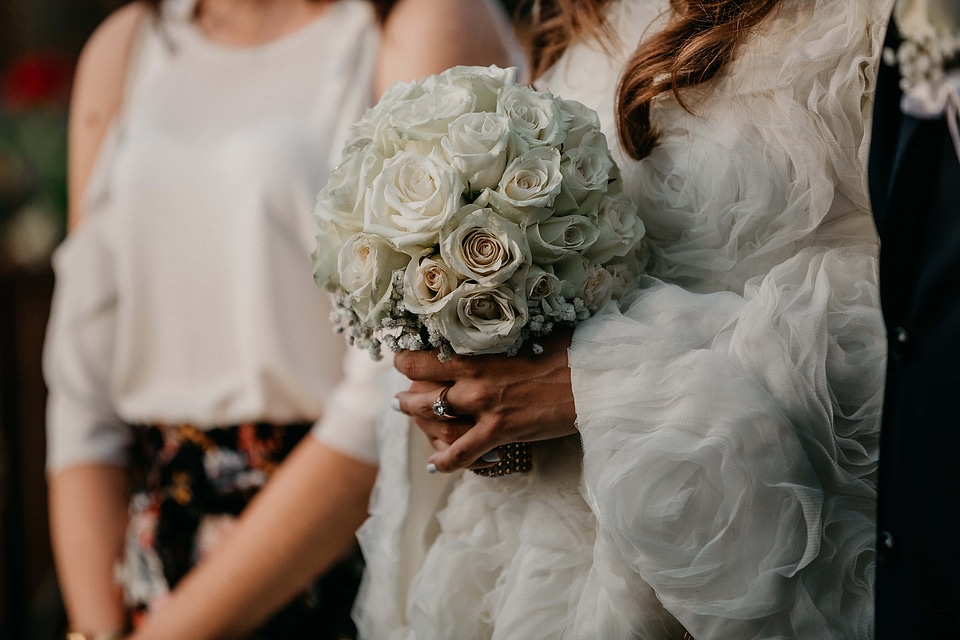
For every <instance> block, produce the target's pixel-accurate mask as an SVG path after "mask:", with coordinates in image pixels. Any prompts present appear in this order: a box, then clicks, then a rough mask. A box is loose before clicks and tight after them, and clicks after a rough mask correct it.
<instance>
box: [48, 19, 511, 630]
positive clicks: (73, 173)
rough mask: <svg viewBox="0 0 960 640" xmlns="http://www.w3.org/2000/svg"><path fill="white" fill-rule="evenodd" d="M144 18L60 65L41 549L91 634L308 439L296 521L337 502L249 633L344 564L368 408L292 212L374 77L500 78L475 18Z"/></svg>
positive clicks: (274, 533)
mask: <svg viewBox="0 0 960 640" xmlns="http://www.w3.org/2000/svg"><path fill="white" fill-rule="evenodd" d="M153 5H154V6H152V7H151V6H148V3H144V2H136V3H133V4H130V5H128V6H126V7H124V8H123V9H121V10H119V11H118V12H117V13H116V14H114V15H113V16H111V17H110V18H109V19H108V20H107V21H106V22H105V23H104V24H103V25H102V26H101V27H100V28H99V29H98V31H97V32H96V33H95V34H94V35H93V37H92V38H91V39H90V41H89V43H88V44H87V46H86V48H85V50H84V52H83V54H82V57H81V60H80V63H79V67H78V71H77V79H76V86H75V92H74V98H73V105H72V109H71V111H72V113H71V125H70V201H71V203H70V204H71V207H70V208H71V229H72V230H71V233H70V237H69V238H68V239H67V241H66V242H65V243H64V245H63V246H62V247H61V248H60V249H59V250H58V252H57V255H56V257H55V268H56V273H57V290H56V293H55V297H54V306H53V313H52V316H51V320H50V325H49V330H48V340H47V346H46V352H45V365H44V366H45V373H46V377H47V381H48V385H49V388H50V400H49V408H48V442H49V452H48V473H49V480H50V511H51V514H50V515H51V527H52V538H53V544H54V551H55V556H56V559H57V567H58V574H59V577H60V582H61V587H62V591H63V594H64V598H65V602H66V606H67V611H68V616H69V620H70V623H71V625H72V627H74V628H75V629H77V630H78V632H81V633H84V634H88V635H90V636H91V637H101V635H102V634H106V635H103V637H110V634H111V633H113V632H114V631H116V630H121V629H123V628H124V627H125V626H126V624H127V622H128V620H127V617H128V608H131V607H140V608H144V607H146V606H148V605H150V604H151V603H154V604H156V603H157V602H158V601H160V600H162V599H163V597H164V595H165V592H166V590H167V589H168V588H169V586H170V585H169V583H170V582H173V581H176V580H178V579H179V578H180V577H181V576H182V575H183V573H185V571H186V570H187V569H189V567H190V565H192V563H193V562H195V561H196V560H197V559H198V558H199V557H200V556H202V555H203V554H204V553H205V552H206V551H207V550H208V547H209V546H211V545H212V544H214V543H215V542H216V540H217V539H218V538H219V537H220V536H221V534H222V531H223V530H225V529H226V528H228V527H229V526H230V524H229V523H230V522H231V521H232V518H231V517H230V516H231V515H232V514H235V513H236V512H237V511H239V510H240V509H241V508H242V507H243V505H244V504H245V503H246V500H247V499H248V498H249V497H250V495H251V494H252V493H253V492H254V491H256V489H257V488H258V487H259V486H260V485H262V484H263V482H264V480H265V479H266V477H268V476H271V475H272V471H273V468H274V467H276V466H277V464H278V462H279V460H280V458H282V457H283V456H284V454H285V453H286V452H287V451H288V450H289V449H290V448H291V447H292V446H293V445H294V443H295V442H296V441H297V440H298V439H299V437H300V436H301V435H302V434H304V433H306V432H307V431H309V430H310V429H311V426H312V425H314V423H316V426H315V427H313V432H314V436H315V437H314V438H307V439H305V440H304V441H303V444H302V446H301V451H302V453H300V454H298V455H301V456H309V457H311V459H312V460H313V461H314V462H315V465H313V468H314V469H315V470H316V471H315V474H316V475H315V477H314V478H313V481H315V482H316V484H315V485H314V486H316V487H318V491H317V493H316V496H315V499H314V500H311V501H310V502H309V503H306V504H303V505H301V508H302V510H303V513H304V514H305V515H306V514H308V513H317V512H322V511H323V510H324V509H325V508H327V506H326V505H328V504H332V503H337V504H343V503H346V504H350V505H354V506H353V507H352V508H351V509H350V510H349V513H346V514H342V513H341V517H340V522H341V523H342V528H341V529H340V530H339V531H338V532H337V534H336V535H335V536H333V537H332V538H326V539H325V540H324V544H323V545H316V547H315V549H314V553H312V555H309V556H307V557H304V556H301V557H299V558H296V559H293V561H290V562H288V565H289V566H288V567H286V569H288V570H286V569H285V571H284V573H285V576H284V580H283V581H282V584H278V586H277V588H274V589H267V590H266V592H267V593H268V595H266V596H264V597H261V598H258V599H257V600H256V602H254V603H250V604H249V606H248V610H250V611H251V612H253V617H254V618H255V619H256V620H257V622H260V621H262V620H263V619H264V618H265V617H266V615H267V613H268V612H270V611H272V610H274V609H276V608H277V607H278V606H279V605H281V604H282V603H284V602H285V601H287V600H289V599H290V598H291V597H293V596H294V595H295V594H296V592H297V591H298V590H300V589H303V588H304V587H306V586H307V585H308V584H309V583H310V582H311V580H312V579H313V578H314V576H315V574H316V573H317V571H318V569H319V567H322V566H325V565H326V564H329V563H330V562H332V561H333V560H335V559H337V558H340V557H341V556H343V555H344V554H345V553H347V552H348V551H349V550H350V548H351V546H352V544H353V533H354V530H355V528H356V526H357V525H358V524H359V523H360V522H361V521H362V520H363V518H364V517H365V515H366V500H367V496H368V494H369V490H370V487H371V486H372V482H373V478H374V475H375V472H376V466H375V465H376V449H375V444H374V442H373V437H372V429H371V426H370V424H371V421H372V420H373V416H374V415H375V413H376V410H377V408H378V406H379V405H378V401H379V398H380V394H379V393H378V392H377V391H376V389H374V388H372V387H371V386H370V385H371V380H372V378H373V372H372V370H371V367H372V365H370V364H369V363H368V359H367V358H366V356H359V355H358V356H356V357H353V358H350V357H348V358H347V360H346V361H344V345H343V340H342V338H341V337H339V336H336V335H333V334H332V332H331V329H330V327H329V325H328V319H327V316H328V304H329V303H328V300H327V299H326V295H325V294H323V293H321V292H320V291H319V290H318V289H317V287H316V286H315V285H314V284H313V282H312V280H311V278H310V252H311V251H312V249H313V245H314V232H313V227H312V222H311V217H310V215H309V212H310V209H311V207H312V204H313V199H314V197H315V195H316V193H317V191H318V190H319V188H320V186H322V184H323V180H325V178H326V175H327V174H328V172H329V170H330V168H331V160H333V159H334V158H335V157H336V154H337V153H338V152H339V149H340V142H341V140H342V135H343V133H344V130H345V128H346V127H347V125H349V124H350V123H352V122H353V121H354V120H356V119H357V118H358V117H359V116H360V115H361V114H362V112H363V110H364V109H365V108H366V107H367V106H369V105H370V104H371V103H372V101H373V100H374V99H375V97H376V96H377V95H379V93H380V92H382V91H383V90H384V89H385V88H386V87H388V86H389V85H390V84H392V83H393V82H394V81H397V80H403V79H411V78H416V77H420V76H423V75H427V74H429V73H434V72H437V71H440V70H442V69H444V68H447V67H449V66H452V65H454V64H461V63H462V64H488V63H493V62H499V63H501V64H505V63H507V62H508V58H507V55H506V48H505V45H504V42H505V40H504V32H503V29H504V23H503V20H502V16H499V15H498V14H497V13H496V10H495V8H494V7H492V6H491V4H490V3H476V2H470V1H468V0H462V1H460V0H457V1H454V2H450V1H444V0H398V1H389V2H388V1H381V2H364V1H360V0H339V1H324V0H320V1H311V0H271V1H269V2H262V1H251V0H163V1H159V2H155V3H153ZM344 365H345V366H344ZM344 370H345V371H344ZM344 373H346V379H345V380H344V381H343V382H340V381H341V379H342V378H343V375H344ZM338 384H339V386H338ZM131 452H132V453H131ZM132 470H133V471H135V472H136V473H135V474H134V475H135V476H136V484H135V486H134V487H133V488H134V489H135V492H134V497H133V501H132V502H129V500H130V495H129V489H128V486H129V484H130V473H131V471H132ZM308 519H309V518H305V520H308ZM128 524H129V526H128ZM297 533H298V529H297V523H296V522H293V523H286V522H285V523H282V524H279V525H278V526H276V527H275V528H273V527H268V528H267V529H265V530H264V531H259V532H256V533H254V534H253V535H252V536H251V537H250V538H249V539H250V544H251V547H250V548H249V549H248V550H247V551H245V552H243V556H244V557H245V558H246V561H245V562H244V563H242V566H237V565H236V564H233V565H232V566H231V567H230V573H229V574H228V573H226V572H223V573H221V574H220V577H222V578H223V579H224V580H228V581H234V580H237V581H241V582H243V580H244V577H245V576H248V577H250V578H249V579H248V582H249V583H253V582H254V580H253V578H252V577H253V576H257V575H260V574H262V573H263V571H262V569H263V567H264V566H267V565H269V564H271V563H272V562H274V560H273V555H274V553H273V551H274V550H275V549H276V547H277V546H278V545H282V544H283V540H284V537H285V536H289V535H296V534H297ZM125 538H126V540H125ZM240 539H241V541H242V540H243V539H244V538H243V537H242V536H241V537H240ZM211 541H213V542H211ZM121 557H123V561H122V562H121V563H119V566H115V565H117V561H118V559H119V558H121ZM347 571H348V573H349V568H348V569H347ZM117 579H119V583H122V587H123V589H122V590H123V591H124V593H123V596H125V599H126V606H125V605H124V599H123V598H122V597H121V589H120V587H119V585H118V580H117ZM261 586H262V585H261ZM334 586H336V585H334ZM312 595H313V596H316V595H319V596H320V599H321V600H323V598H324V597H327V598H328V599H329V598H330V597H331V596H330V594H329V593H327V594H324V593H320V594H316V593H313V594H312ZM297 606H301V608H302V606H304V605H302V603H301V604H300V605H297ZM340 608H341V609H343V608H344V606H343V605H341V607H340ZM344 613H345V612H344ZM290 615H291V616H292V618H294V619H296V618H297V615H298V614H297V613H296V612H294V613H293V614H290ZM305 615H306V617H307V618H309V613H308V614H305ZM212 617H213V618H215V616H212ZM285 624H286V623H285ZM292 629H294V628H293V627H278V626H275V627H274V630H275V631H276V633H284V634H287V635H289V634H291V633H294V634H295V633H298V632H297V631H293V630H292ZM333 631H334V629H333V626H332V625H331V628H330V630H329V632H331V633H332V632H333ZM322 632H324V630H322V629H317V630H316V631H315V633H316V634H320V633H322ZM318 637H320V636H318Z"/></svg>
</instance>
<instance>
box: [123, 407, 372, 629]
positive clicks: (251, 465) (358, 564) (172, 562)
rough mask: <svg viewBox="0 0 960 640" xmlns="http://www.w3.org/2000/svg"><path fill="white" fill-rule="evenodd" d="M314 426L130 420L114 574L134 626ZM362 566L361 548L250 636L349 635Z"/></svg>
mask: <svg viewBox="0 0 960 640" xmlns="http://www.w3.org/2000/svg"><path fill="white" fill-rule="evenodd" d="M311 426H312V425H309V424H295V425H274V424H266V423H246V424H240V425H234V426H230V427H221V428H216V429H209V430H200V429H197V428H195V427H192V426H190V425H178V426H168V425H148V426H135V427H133V433H134V439H133V444H132V447H131V457H130V459H131V470H132V480H133V495H132V497H131V501H130V522H129V525H128V528H127V536H126V544H125V550H124V558H123V561H122V562H121V563H120V564H119V565H118V567H117V578H118V581H119V582H120V584H121V585H122V587H123V589H124V597H125V599H126V603H127V606H128V607H129V608H130V610H131V614H132V616H133V620H134V624H136V623H137V620H138V619H142V617H143V615H144V614H145V612H147V611H148V609H149V607H150V606H151V605H152V604H156V603H157V602H158V600H159V599H162V598H164V597H165V596H166V595H167V593H168V592H169V590H170V589H172V588H173V587H175V586H176V584H177V583H178V582H179V581H180V579H181V578H183V576H184V575H186V573H187V572H188V571H189V570H190V568H191V567H193V566H194V565H195V564H196V563H197V562H199V561H201V560H202V559H203V558H204V557H205V556H206V555H207V554H208V553H209V552H210V551H211V550H212V549H213V548H214V547H215V546H216V545H217V544H218V541H219V540H221V539H222V536H223V535H224V534H225V533H227V532H228V531H229V530H230V529H231V528H232V526H233V525H234V522H235V519H236V517H237V516H238V515H239V514H240V512H241V511H242V510H243V509H244V507H246V505H247V503H248V502H249V501H250V499H251V498H252V497H253V496H254V494H256V492H257V491H258V490H259V489H260V487H262V486H263V485H264V484H265V483H266V481H267V480H268V479H269V477H270V475H271V474H272V473H273V471H274V469H276V467H277V466H278V465H279V464H280V462H281V461H282V460H283V458H285V457H286V455H287V454H288V453H289V452H290V450H291V449H293V447H294V446H295V445H296V444H297V442H299V441H300V439H301V438H302V437H304V435H306V434H307V433H308V432H309V430H310V428H311ZM278 524H279V523H278ZM362 572H363V561H362V559H361V557H360V554H359V551H357V552H356V553H355V554H354V555H353V556H351V557H350V558H348V559H346V560H345V561H343V562H341V563H340V564H339V565H337V566H335V567H334V568H333V569H331V570H330V571H329V572H328V573H327V574H326V575H324V576H323V577H321V578H320V579H318V580H317V581H316V582H315V583H314V584H313V585H311V587H310V588H309V589H308V590H307V591H306V592H305V593H303V594H301V596H300V597H298V598H297V599H296V600H295V601H294V602H292V603H290V604H289V605H288V606H287V607H286V608H285V609H283V610H282V611H280V612H279V613H278V614H276V615H275V616H274V617H273V618H271V619H270V620H269V621H268V622H267V623H266V624H265V625H264V626H263V627H262V628H261V629H260V630H259V631H257V632H256V633H255V634H253V635H252V636H251V638H253V639H256V640H272V639H274V638H277V639H280V638H301V637H309V638H318V639H321V640H325V639H328V638H329V639H330V640H339V639H341V638H353V637H354V636H355V630H354V628H353V623H352V622H351V620H350V609H351V607H352V604H353V599H354V597H355V595H356V590H357V588H358V586H359V583H360V577H361V574H362ZM211 597H212V598H213V597H215V594H211Z"/></svg>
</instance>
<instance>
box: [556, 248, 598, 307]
mask: <svg viewBox="0 0 960 640" xmlns="http://www.w3.org/2000/svg"><path fill="white" fill-rule="evenodd" d="M588 264H589V263H588V262H587V259H586V258H584V257H583V256H581V255H580V254H579V253H574V252H572V251H571V252H569V253H567V254H566V255H565V256H564V257H562V258H561V259H559V260H557V261H556V262H554V263H553V264H552V265H549V266H550V267H552V268H553V272H554V273H555V274H556V276H557V279H558V280H559V281H560V295H561V296H563V297H564V298H566V299H567V300H570V299H572V298H574V297H576V296H577V295H580V294H582V290H583V285H584V283H585V282H586V281H587V265H588Z"/></svg>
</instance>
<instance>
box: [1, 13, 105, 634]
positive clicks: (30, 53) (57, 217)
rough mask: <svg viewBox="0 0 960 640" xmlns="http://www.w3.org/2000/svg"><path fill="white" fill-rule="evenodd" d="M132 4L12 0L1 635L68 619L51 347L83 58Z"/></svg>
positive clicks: (4, 243) (4, 231)
mask: <svg viewBox="0 0 960 640" xmlns="http://www.w3.org/2000/svg"><path fill="white" fill-rule="evenodd" d="M120 4H123V3H122V1H121V0H0V638H9V639H11V640H12V639H15V638H29V639H37V640H40V639H43V638H53V637H56V634H57V633H58V632H59V631H60V627H61V626H62V614H61V613H60V607H59V601H58V595H57V589H56V580H55V577H54V573H53V564H52V560H51V557H50V545H49V535H48V533H47V517H46V486H45V484H44V477H43V458H44V433H43V431H44V421H43V414H44V403H45V399H46V392H45V389H44V385H43V379H42V377H41V372H40V352H41V347H42V344H43V334H44V329H45V327H46V318H47V313H48V311H49V304H50V294H51V291H52V287H53V277H52V274H51V271H50V267H49V257H50V252H51V251H52V250H53V248H54V247H55V246H56V245H57V243H58V242H59V241H60V240H61V238H62V237H63V234H64V229H65V222H66V117H67V104H68V101H69V93H70V84H71V79H72V75H73V67H74V64H75V62H76V57H77V54H78V53H79V51H80V48H81V47H82V45H83V43H84V41H85V40H86V38H87V37H88V36H89V34H90V33H91V32H92V31H93V29H94V28H95V27H96V25H97V24H98V23H99V22H100V21H101V20H102V19H103V18H104V17H105V16H106V15H107V14H108V13H109V12H110V11H111V10H113V9H114V8H116V7H117V6H119V5H120Z"/></svg>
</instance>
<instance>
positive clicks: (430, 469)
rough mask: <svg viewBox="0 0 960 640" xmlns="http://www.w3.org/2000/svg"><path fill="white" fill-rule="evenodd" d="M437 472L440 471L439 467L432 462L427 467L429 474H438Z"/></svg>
mask: <svg viewBox="0 0 960 640" xmlns="http://www.w3.org/2000/svg"><path fill="white" fill-rule="evenodd" d="M437 471H439V469H437V465H435V464H433V463H432V462H431V463H430V464H428V465H427V473H436V472H437Z"/></svg>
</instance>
